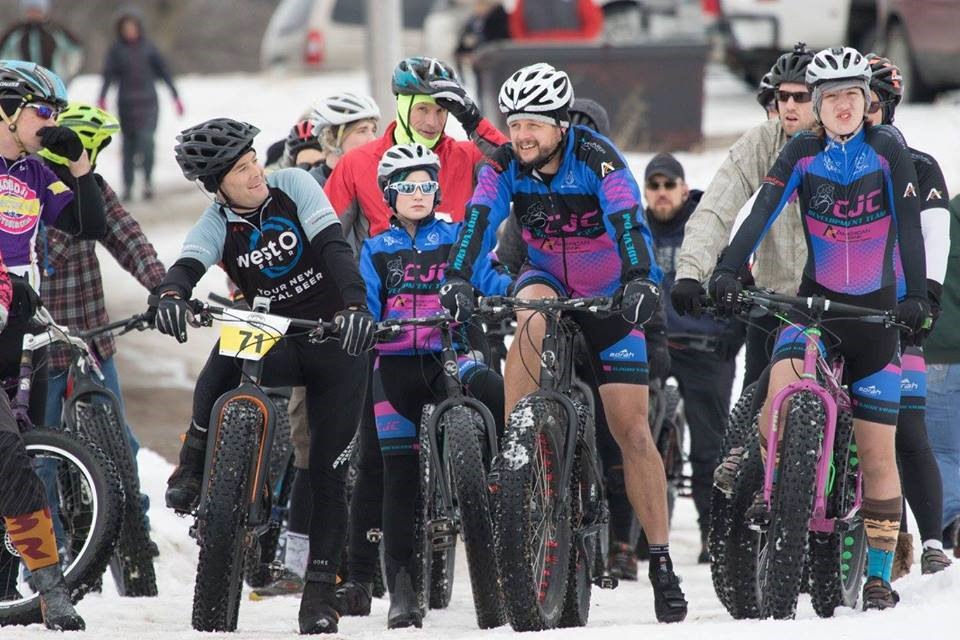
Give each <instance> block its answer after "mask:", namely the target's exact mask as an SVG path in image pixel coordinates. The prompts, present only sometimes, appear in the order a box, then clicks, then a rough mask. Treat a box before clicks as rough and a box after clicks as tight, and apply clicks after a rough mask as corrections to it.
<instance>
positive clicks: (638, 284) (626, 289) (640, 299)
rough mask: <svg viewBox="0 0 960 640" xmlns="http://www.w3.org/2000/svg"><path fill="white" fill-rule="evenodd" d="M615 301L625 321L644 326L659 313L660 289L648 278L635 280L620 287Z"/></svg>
mask: <svg viewBox="0 0 960 640" xmlns="http://www.w3.org/2000/svg"><path fill="white" fill-rule="evenodd" d="M613 300H614V305H615V306H619V307H620V315H621V316H623V319H624V320H626V321H627V322H629V323H631V324H637V325H643V324H646V323H647V321H648V320H649V319H650V318H652V317H653V314H654V313H655V312H656V311H657V303H658V302H659V301H660V287H658V286H657V285H655V284H654V283H653V282H651V281H650V280H648V279H646V278H635V279H633V280H631V281H630V282H628V283H626V284H625V285H623V286H622V287H620V289H619V290H618V291H617V293H616V295H615V296H614V299H613Z"/></svg>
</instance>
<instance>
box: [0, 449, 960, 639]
mask: <svg viewBox="0 0 960 640" xmlns="http://www.w3.org/2000/svg"><path fill="white" fill-rule="evenodd" d="M140 466H141V472H142V478H143V480H142V483H143V487H144V490H145V491H146V492H147V493H148V494H149V495H150V499H151V502H152V504H153V505H162V504H163V490H164V487H165V482H166V478H167V476H168V474H169V473H170V471H171V465H170V464H169V463H167V462H166V461H165V460H163V459H162V458H160V457H159V456H157V455H156V454H154V453H152V452H150V451H141V453H140ZM150 519H151V522H152V526H153V538H154V540H156V542H157V544H158V546H159V548H160V557H159V559H158V564H157V575H158V583H159V589H160V595H159V596H158V597H157V598H154V599H137V600H133V599H123V598H120V597H119V596H117V595H116V591H115V590H114V589H113V587H112V584H111V583H110V579H109V578H107V579H105V580H104V593H103V594H91V595H88V596H87V597H86V598H84V599H83V600H82V601H81V602H80V604H79V606H78V608H79V611H80V613H81V614H82V615H83V616H84V618H85V619H86V622H87V629H88V632H89V633H88V637H95V638H98V639H102V640H128V639H129V638H136V639H137V640H173V639H177V640H179V639H181V638H197V639H200V638H215V637H230V638H236V639H237V640H242V639H250V640H253V639H260V638H292V637H294V636H295V635H296V633H297V610H298V606H299V599H298V598H297V597H285V598H279V599H275V600H272V601H259V602H254V601H251V600H249V599H247V597H246V591H245V594H244V598H243V600H242V602H241V606H240V619H239V623H238V632H237V633H234V634H216V635H214V634H201V633H200V632H196V631H193V630H192V629H191V627H190V612H191V607H192V597H193V581H194V577H195V568H196V558H197V547H196V546H195V544H194V542H193V540H192V539H191V538H190V537H188V535H187V528H188V526H189V522H190V521H188V520H186V519H183V518H179V517H177V516H174V515H173V514H172V513H171V512H169V511H167V510H165V509H162V508H153V509H151V512H150ZM695 520H696V516H695V513H694V508H693V503H692V501H691V500H688V499H680V500H678V501H677V511H676V514H675V517H674V528H673V533H672V547H673V558H674V562H675V563H676V564H677V566H678V572H679V574H680V575H681V576H682V577H683V587H684V589H685V591H686V595H687V599H688V601H689V602H690V612H689V615H688V617H687V620H686V622H684V623H683V624H678V625H669V626H668V625H658V624H657V623H656V618H655V617H654V613H653V595H652V592H651V589H650V586H649V584H648V583H647V581H646V580H645V579H641V581H639V582H635V583H631V582H621V583H620V587H619V588H617V589H616V590H614V591H601V590H600V589H594V590H593V606H592V609H591V612H590V623H589V625H588V626H587V627H586V628H585V629H570V630H555V631H549V632H544V633H541V634H538V635H536V636H531V637H538V638H541V637H542V638H578V639H579V640H600V639H604V640H609V639H610V638H627V637H638V636H639V635H641V634H644V635H653V634H655V636H656V637H657V638H663V639H664V640H670V639H674V638H675V639H677V640H697V639H700V638H710V639H711V640H725V639H727V638H730V639H731V640H733V639H736V640H751V639H754V638H756V639H758V640H759V639H760V638H764V637H769V636H774V635H775V636H777V637H778V638H781V639H782V640H790V639H794V638H796V639H803V640H808V639H809V638H811V637H815V636H817V635H820V636H829V637H830V638H836V639H842V638H865V637H866V638H869V637H871V636H873V637H887V638H902V637H905V636H907V635H912V637H923V636H924V635H925V634H926V633H929V634H930V635H931V636H933V635H934V634H936V635H938V636H939V635H940V634H941V633H942V630H943V629H950V628H955V627H953V625H956V624H960V612H958V610H957V608H956V599H957V596H958V595H960V563H958V564H957V565H955V566H953V567H951V568H949V569H948V570H947V571H945V572H943V573H942V574H939V575H936V576H932V577H928V576H920V575H917V574H918V573H919V567H916V566H914V571H913V574H911V575H909V576H907V577H906V578H904V579H902V580H901V581H899V582H897V583H896V586H897V588H898V589H899V590H900V594H901V596H902V598H903V601H902V602H901V603H900V606H899V607H897V608H896V609H895V610H893V611H887V612H870V613H863V612H860V611H853V610H848V609H844V610H840V611H839V613H838V615H837V616H836V617H835V618H833V619H830V620H821V619H818V618H817V617H816V615H815V614H814V612H813V608H812V607H811V605H810V601H809V598H808V597H807V596H801V600H800V607H799V612H798V614H797V618H798V619H797V620H794V621H783V622H775V621H764V622H757V621H734V620H732V619H731V618H730V616H729V615H728V614H727V613H726V611H725V610H724V609H723V607H722V606H721V605H720V603H719V602H718V601H717V599H716V596H715V595H714V593H713V588H712V585H711V582H710V572H709V569H708V567H707V566H705V565H697V564H695V562H696V555H697V552H698V551H699V544H700V542H699V535H698V533H697V529H696V524H695ZM645 570H646V565H645V564H642V565H641V573H643V572H645ZM387 607H388V602H387V600H386V599H381V600H374V604H373V612H372V615H371V616H370V617H368V618H344V619H342V620H341V622H340V633H339V637H342V638H352V639H358V640H359V639H366V638H375V637H402V638H410V639H411V640H413V639H419V638H444V639H453V638H457V639H468V638H480V637H494V638H496V637H499V638H504V637H507V636H508V635H509V634H511V633H512V631H511V629H510V627H509V626H505V627H501V628H499V629H495V630H490V631H480V630H479V629H478V628H477V626H476V619H475V618H474V614H473V601H472V599H471V595H470V581H469V577H468V576H467V572H466V558H465V556H464V555H463V552H462V545H461V546H460V549H459V553H458V558H457V570H456V579H455V584H454V591H453V601H452V602H451V604H450V607H449V608H448V609H446V610H444V611H431V612H430V613H429V615H428V616H427V617H426V619H425V621H424V628H423V629H422V630H419V631H418V630H413V629H410V630H403V631H394V632H391V633H390V634H389V636H386V635H385V633H386V613H387ZM39 630H40V628H39V626H36V625H35V626H32V627H25V628H23V627H21V628H14V627H7V628H4V629H3V632H2V635H0V637H3V638H4V640H14V639H18V640H19V639H25V638H30V639H33V638H37V637H40V636H38V631H39ZM91 634H92V635H91Z"/></svg>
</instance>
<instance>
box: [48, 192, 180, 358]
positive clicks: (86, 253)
mask: <svg viewBox="0 0 960 640" xmlns="http://www.w3.org/2000/svg"><path fill="white" fill-rule="evenodd" d="M98 181H99V183H100V189H101V191H102V192H103V201H104V205H105V208H106V212H107V235H106V237H104V238H103V239H102V240H101V242H102V243H103V246H105V247H106V248H107V250H108V251H109V252H110V253H111V255H113V257H114V258H116V260H117V262H119V263H120V265H121V266H122V267H123V268H124V269H126V270H127V271H128V272H130V273H131V274H132V275H133V276H134V277H135V278H136V279H137V281H138V282H140V284H142V285H143V286H144V288H146V289H148V290H153V288H154V287H156V286H157V285H159V284H160V282H161V281H162V280H163V277H164V276H165V275H166V269H164V267H163V264H162V263H161V262H160V261H159V260H158V259H157V252H156V250H155V249H154V248H153V245H152V244H150V241H149V240H147V237H146V236H145V235H143V231H141V229H140V225H139V224H138V223H137V221H136V220H134V218H133V216H131V215H130V214H129V213H128V212H127V211H126V210H125V209H124V208H123V206H122V205H121V204H120V200H119V199H118V198H117V194H116V193H114V191H113V189H111V188H110V186H109V185H108V184H107V183H106V182H104V181H103V180H102V179H99V180H98ZM45 254H46V261H45V263H44V264H43V265H42V266H43V267H44V278H43V280H42V283H41V286H40V297H41V299H42V300H43V304H44V305H45V306H46V307H47V309H48V310H49V311H50V315H52V316H53V319H54V320H56V321H57V323H58V324H61V325H66V326H67V327H70V328H71V329H77V330H81V331H85V330H89V329H95V328H96V327H101V326H103V325H105V324H107V323H108V322H110V318H109V317H108V316H107V307H106V303H105V301H104V298H103V281H102V280H101V278H100V262H99V260H97V252H96V242H95V241H93V240H78V239H77V238H74V237H73V236H71V235H69V234H67V233H65V232H63V231H61V230H59V229H55V228H53V227H46V247H45ZM91 346H92V347H93V349H94V351H95V353H96V354H97V356H98V357H99V358H100V359H101V360H106V359H107V358H110V357H111V356H113V354H114V353H116V341H115V340H114V338H113V336H110V335H102V336H98V337H96V338H94V339H93V341H92V344H91ZM69 366H70V351H69V350H68V349H67V348H66V347H64V346H62V345H53V346H52V347H51V349H50V369H51V370H55V369H66V368H67V367H69Z"/></svg>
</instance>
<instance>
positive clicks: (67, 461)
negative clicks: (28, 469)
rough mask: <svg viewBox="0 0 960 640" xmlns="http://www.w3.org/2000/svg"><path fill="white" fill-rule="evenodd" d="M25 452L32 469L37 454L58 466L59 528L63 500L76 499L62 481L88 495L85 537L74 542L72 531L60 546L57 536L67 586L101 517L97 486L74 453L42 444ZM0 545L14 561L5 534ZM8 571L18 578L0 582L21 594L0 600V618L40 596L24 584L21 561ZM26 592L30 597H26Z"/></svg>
mask: <svg viewBox="0 0 960 640" xmlns="http://www.w3.org/2000/svg"><path fill="white" fill-rule="evenodd" d="M26 449H27V453H28V454H30V455H31V457H32V458H33V459H34V461H33V466H34V469H35V470H36V469H37V467H38V466H39V465H38V464H37V457H38V456H37V452H43V453H44V454H45V455H43V456H41V457H42V458H43V459H44V460H49V461H52V462H56V463H57V464H58V467H59V468H58V469H57V470H56V471H55V473H56V479H57V493H58V495H59V497H60V503H59V504H58V509H57V513H56V514H54V517H56V518H59V519H60V524H61V526H64V522H63V519H62V514H63V513H64V512H65V510H63V509H61V508H60V507H63V506H64V502H65V501H66V500H68V499H73V500H75V499H76V497H77V496H76V495H75V493H74V492H70V493H69V494H68V493H66V492H65V491H63V486H64V485H65V480H67V479H69V480H71V482H77V481H79V482H82V483H83V485H82V486H78V490H82V489H83V488H84V487H85V489H86V492H87V495H88V496H89V504H90V507H89V509H87V510H84V511H83V512H82V515H83V517H84V519H85V520H88V521H89V527H88V528H87V530H86V533H85V535H83V536H82V538H79V539H76V536H75V535H74V534H73V529H71V533H70V535H69V537H68V538H65V539H64V540H65V542H63V543H61V540H60V537H59V536H58V541H57V547H58V553H60V554H61V555H60V563H61V567H62V569H63V573H64V577H65V578H66V580H67V582H68V584H69V583H70V582H72V580H71V578H72V577H73V574H74V570H75V569H77V567H79V566H80V564H81V563H82V562H83V560H84V559H85V558H86V556H87V554H88V553H89V552H90V550H91V546H92V545H93V542H94V535H92V534H93V533H94V530H95V528H96V523H97V521H98V518H99V516H100V509H101V505H100V496H99V495H98V493H97V491H96V490H95V486H96V485H95V481H94V478H93V475H92V474H91V473H90V471H89V470H88V469H87V468H86V466H85V465H84V464H83V463H82V462H81V461H80V460H79V459H78V458H77V457H76V456H75V455H74V454H73V453H71V452H69V451H66V450H64V449H62V448H60V447H57V446H55V445H49V444H43V443H30V444H27V445H26ZM64 465H69V468H67V469H64V468H63V467H64ZM68 474H69V476H71V477H70V478H67V476H68ZM65 495H66V497H65ZM80 502H83V500H82V499H81V500H80ZM77 515H78V514H76V513H74V516H73V517H74V518H76V517H77ZM65 532H66V529H65ZM77 544H79V550H76V551H74V552H72V553H71V554H70V555H69V556H68V557H66V558H65V557H64V555H63V552H64V550H66V549H71V550H72V549H76V546H77ZM3 546H4V547H5V553H7V554H10V555H12V556H13V558H15V559H16V558H19V555H18V554H17V553H15V552H13V551H14V550H13V548H12V546H13V545H12V544H11V543H10V539H9V536H8V535H7V534H6V531H4V537H3ZM10 568H11V569H15V570H16V571H17V576H16V577H14V576H12V575H9V574H7V575H3V576H0V583H2V584H4V585H7V584H10V582H7V581H8V580H10V581H11V582H12V581H13V580H15V582H14V583H13V584H14V588H15V589H16V592H17V593H19V594H20V597H19V598H16V597H15V598H11V599H6V600H0V616H2V614H3V612H4V611H5V610H11V609H13V608H15V607H16V608H19V607H22V606H24V605H27V604H30V603H32V602H35V601H36V600H37V599H38V597H39V595H38V594H37V593H35V592H33V591H32V589H31V588H30V586H29V584H28V583H27V582H26V579H25V575H26V574H25V569H24V567H23V565H22V564H21V563H20V561H19V560H15V561H13V563H12V565H11V567H10ZM26 593H29V594H30V595H25V594H26Z"/></svg>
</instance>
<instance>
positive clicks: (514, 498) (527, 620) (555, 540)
mask: <svg viewBox="0 0 960 640" xmlns="http://www.w3.org/2000/svg"><path fill="white" fill-rule="evenodd" d="M566 429H567V424H566V415H565V412H564V410H563V409H562V408H561V407H560V406H558V405H557V404H556V403H555V402H550V401H549V400H544V399H543V398H538V397H527V398H523V399H522V400H520V402H518V403H517V405H516V407H514V409H513V411H512V412H511V414H510V417H509V420H508V422H507V429H506V435H505V438H504V444H503V447H502V448H501V449H500V456H499V458H498V463H497V465H496V469H495V474H494V477H495V478H496V480H495V482H493V483H492V484H493V485H494V490H495V492H496V495H495V498H494V500H495V503H496V507H495V509H494V513H495V514H496V521H495V536H496V541H497V562H498V567H499V571H500V580H501V585H502V586H503V597H504V603H505V604H506V608H507V619H508V620H509V621H510V626H511V627H513V629H514V630H515V631H540V630H543V629H551V628H553V627H555V626H556V625H557V624H558V622H559V621H560V614H561V613H562V611H563V602H564V596H565V595H566V582H567V580H566V578H567V572H568V570H569V568H570V566H569V565H570V547H571V531H570V512H569V504H567V505H564V504H560V503H558V502H556V501H555V498H556V493H557V489H558V487H557V486H556V484H558V482H559V476H560V467H561V465H560V460H561V459H562V455H563V454H562V447H563V444H564V441H565V439H566ZM541 457H542V459H543V461H544V466H545V467H546V465H548V464H549V465H550V467H549V468H546V469H544V470H543V474H544V476H545V475H546V474H547V473H549V474H550V475H551V476H552V478H553V482H545V483H544V484H550V485H551V486H550V487H549V489H548V493H552V496H550V497H552V498H553V500H551V501H549V502H548V503H547V507H548V509H549V511H551V512H552V516H550V518H549V519H550V521H551V523H552V526H550V527H549V537H550V553H548V554H544V555H545V558H546V561H545V562H544V567H546V564H547V563H549V573H548V572H546V571H542V572H540V575H535V566H534V563H535V560H536V559H537V557H538V556H539V555H540V552H541V550H540V549H535V548H534V544H535V542H536V541H535V532H536V527H537V525H538V524H540V523H539V522H538V519H544V520H546V519H548V518H545V517H544V514H541V513H539V512H538V511H537V509H536V508H535V507H536V505H535V504H534V502H533V500H534V498H536V497H537V495H538V494H539V493H541V492H538V491H537V479H538V478H537V473H538V469H537V467H538V464H536V462H537V460H538V459H541ZM541 502H543V501H542V499H541ZM544 530H545V531H547V530H548V529H547V528H546V527H545V528H544ZM544 578H547V579H546V580H544ZM544 583H545V585H544ZM544 586H545V587H546V589H545V590H544ZM541 593H542V594H543V597H541Z"/></svg>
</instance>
